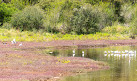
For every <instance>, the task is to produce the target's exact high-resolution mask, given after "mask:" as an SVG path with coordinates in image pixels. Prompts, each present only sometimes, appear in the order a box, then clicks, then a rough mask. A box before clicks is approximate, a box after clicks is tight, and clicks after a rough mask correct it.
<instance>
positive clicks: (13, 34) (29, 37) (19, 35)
mask: <svg viewBox="0 0 137 81" xmlns="http://www.w3.org/2000/svg"><path fill="white" fill-rule="evenodd" d="M14 38H15V39H16V40H17V41H33V42H42V41H53V40H125V39H130V38H129V35H128V34H119V33H115V34H110V33H99V32H98V33H96V34H88V35H71V34H60V33H58V34H51V33H42V32H40V31H39V32H30V31H23V32H20V31H18V30H15V29H10V30H8V29H0V41H11V40H13V39H14Z"/></svg>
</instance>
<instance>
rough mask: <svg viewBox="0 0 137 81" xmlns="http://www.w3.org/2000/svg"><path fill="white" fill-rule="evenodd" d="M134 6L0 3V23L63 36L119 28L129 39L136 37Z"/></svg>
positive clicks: (86, 1) (94, 1) (115, 2)
mask: <svg viewBox="0 0 137 81" xmlns="http://www.w3.org/2000/svg"><path fill="white" fill-rule="evenodd" d="M136 7H137V5H136V0H1V1H0V24H1V25H3V26H2V27H5V28H9V27H11V28H12V27H14V28H16V29H20V30H40V31H41V30H42V31H43V32H51V33H63V34H65V33H70V34H91V33H96V32H106V33H111V32H110V31H112V33H118V32H119V30H118V31H117V29H122V30H121V31H120V32H121V34H129V35H131V36H133V35H136V34H137V31H136V29H137V25H136V22H137V19H136V17H137V15H136V14H137V11H136ZM116 22H117V23H116ZM8 24H9V25H8ZM6 26H8V27H6Z"/></svg>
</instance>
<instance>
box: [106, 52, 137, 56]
mask: <svg viewBox="0 0 137 81" xmlns="http://www.w3.org/2000/svg"><path fill="white" fill-rule="evenodd" d="M104 53H105V54H104V56H118V57H123V56H125V57H127V56H129V57H133V56H136V51H128V50H125V51H104Z"/></svg>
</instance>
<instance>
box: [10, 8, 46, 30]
mask: <svg viewBox="0 0 137 81" xmlns="http://www.w3.org/2000/svg"><path fill="white" fill-rule="evenodd" d="M43 19H44V16H43V12H42V10H40V9H39V8H38V7H36V6H29V7H26V8H24V9H23V10H22V11H20V12H17V13H16V14H14V15H13V17H12V19H11V24H12V25H13V27H16V28H17V29H20V30H33V29H37V30H38V29H41V28H42V27H43Z"/></svg>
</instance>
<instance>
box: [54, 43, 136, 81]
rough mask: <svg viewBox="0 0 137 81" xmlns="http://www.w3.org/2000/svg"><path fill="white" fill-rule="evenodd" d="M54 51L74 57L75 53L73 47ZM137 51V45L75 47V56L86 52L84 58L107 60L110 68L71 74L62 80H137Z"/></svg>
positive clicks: (64, 55)
mask: <svg viewBox="0 0 137 81" xmlns="http://www.w3.org/2000/svg"><path fill="white" fill-rule="evenodd" d="M110 50H111V51H110ZM54 51H57V52H58V54H57V56H63V57H72V56H73V54H74V53H73V49H72V50H71V49H69V50H63V49H62V50H60V49H59V50H56V49H55V50H54ZM105 51H106V52H105ZM136 51H137V46H116V47H115V46H111V47H105V48H91V49H75V57H82V56H83V55H82V54H84V58H90V59H94V60H97V61H105V62H107V63H108V64H109V65H110V69H109V70H102V71H95V72H89V73H86V74H81V75H77V76H69V77H66V78H64V79H63V80H61V81H137V64H136ZM133 52H134V53H133Z"/></svg>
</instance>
